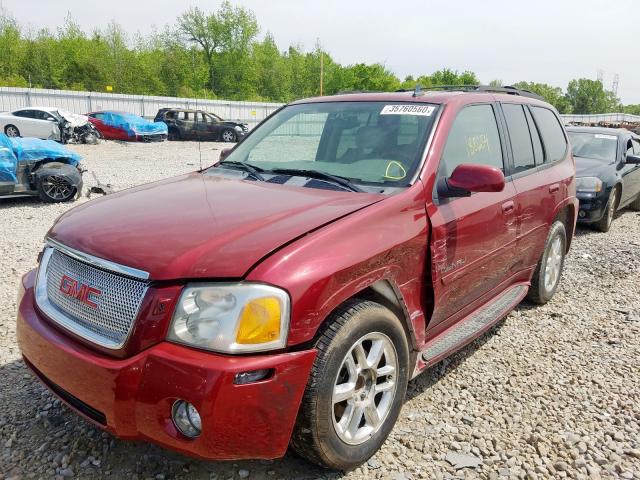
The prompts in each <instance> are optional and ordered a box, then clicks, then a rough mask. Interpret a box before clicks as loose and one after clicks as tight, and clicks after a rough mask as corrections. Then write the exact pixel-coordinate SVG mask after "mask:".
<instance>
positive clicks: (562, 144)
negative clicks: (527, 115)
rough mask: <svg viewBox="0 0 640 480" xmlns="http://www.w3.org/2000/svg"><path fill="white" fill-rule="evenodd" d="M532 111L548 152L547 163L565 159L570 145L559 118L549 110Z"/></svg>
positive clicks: (533, 108) (538, 109)
mask: <svg viewBox="0 0 640 480" xmlns="http://www.w3.org/2000/svg"><path fill="white" fill-rule="evenodd" d="M531 110H532V111H533V117H534V119H535V121H536V124H537V125H538V128H539V129H540V134H541V135H542V142H543V143H544V148H545V151H546V156H545V163H552V162H557V161H558V160H561V159H562V158H564V155H565V153H566V151H567V146H568V145H567V139H566V138H565V136H564V132H563V131H562V126H561V125H560V122H559V121H558V117H556V115H555V114H554V113H553V112H552V111H551V110H549V109H547V108H542V107H531Z"/></svg>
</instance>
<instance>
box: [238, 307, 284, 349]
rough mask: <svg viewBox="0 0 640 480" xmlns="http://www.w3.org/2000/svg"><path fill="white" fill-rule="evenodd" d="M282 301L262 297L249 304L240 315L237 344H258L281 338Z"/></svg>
mask: <svg viewBox="0 0 640 480" xmlns="http://www.w3.org/2000/svg"><path fill="white" fill-rule="evenodd" d="M280 314H281V311H280V301H279V300H278V299H277V298H275V297H262V298H256V299H254V300H251V301H250V302H249V303H247V304H246V305H245V307H244V309H243V310H242V313H241V314H240V321H239V325H238V333H237V334H236V342H237V343H241V344H257V343H267V342H273V341H274V340H277V339H278V338H280V318H281V315H280Z"/></svg>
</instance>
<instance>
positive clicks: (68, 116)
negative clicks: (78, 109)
mask: <svg viewBox="0 0 640 480" xmlns="http://www.w3.org/2000/svg"><path fill="white" fill-rule="evenodd" d="M58 113H59V114H60V115H61V116H62V118H64V119H65V120H66V121H67V122H69V123H70V124H71V126H72V127H73V128H77V127H82V126H83V125H86V124H87V123H89V117H87V116H86V115H78V114H77V113H71V112H67V111H66V110H58Z"/></svg>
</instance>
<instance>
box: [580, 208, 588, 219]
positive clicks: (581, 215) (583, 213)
mask: <svg viewBox="0 0 640 480" xmlns="http://www.w3.org/2000/svg"><path fill="white" fill-rule="evenodd" d="M586 215H587V212H585V211H584V210H580V211H579V212H578V216H579V217H580V218H583V217H585V216H586Z"/></svg>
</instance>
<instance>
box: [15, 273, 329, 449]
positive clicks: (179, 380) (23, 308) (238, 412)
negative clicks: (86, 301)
mask: <svg viewBox="0 0 640 480" xmlns="http://www.w3.org/2000/svg"><path fill="white" fill-rule="evenodd" d="M34 278H35V275H34V272H33V271H32V272H30V273H28V274H27V275H25V277H24V278H23V290H24V292H23V295H22V298H19V300H18V315H17V336H18V344H19V346H20V349H21V352H22V355H23V357H24V359H25V361H26V363H27V365H28V366H29V367H30V368H31V369H32V370H33V371H34V372H35V373H36V374H37V375H38V377H39V378H40V380H42V382H43V383H44V384H45V385H46V386H47V387H48V388H49V389H51V390H52V391H53V392H54V393H56V395H58V396H59V397H60V398H61V399H62V400H63V401H64V402H65V403H67V404H68V405H69V406H70V407H71V408H73V409H74V410H76V411H77V412H78V413H80V414H81V415H82V416H84V417H85V418H87V419H89V420H90V421H92V422H93V423H95V424H97V425H98V426H100V427H101V428H104V429H105V430H107V431H109V432H111V433H113V434H114V435H116V436H118V437H121V438H126V439H138V440H148V441H152V442H154V443H158V444H160V445H162V446H164V447H167V448H170V449H173V450H177V451H180V452H182V453H186V454H189V455H193V456H196V457H200V458H205V459H216V460H229V459H248V458H261V459H272V458H278V457H281V456H282V455H284V453H285V452H286V449H287V446H288V443H289V439H290V436H291V432H292V430H293V425H294V422H295V418H296V415H297V412H298V407H299V404H300V400H301V398H302V394H303V392H304V389H305V387H306V383H307V379H308V376H309V372H310V369H311V365H312V363H313V360H314V359H315V355H316V352H315V350H308V351H302V352H295V353H282V354H274V355H261V356H253V357H244V356H242V357H241V356H223V355H217V354H213V353H207V352H202V351H197V350H193V349H190V348H186V347H182V346H179V345H174V344H171V343H167V342H164V343H160V344H158V345H155V346H153V347H151V348H149V349H147V350H144V351H143V352H140V353H139V354H137V355H135V356H133V357H130V358H127V359H114V358H111V357H107V356H104V355H101V354H98V353H96V352H94V351H92V350H90V349H88V348H86V347H84V346H83V345H80V344H79V343H77V342H75V341H73V340H72V339H70V338H69V337H67V336H66V335H64V334H63V333H61V332H60V331H59V330H58V329H56V328H54V327H52V326H51V325H50V324H49V322H48V320H46V319H45V318H43V316H42V315H41V314H40V312H39V311H38V310H37V309H36V307H35V305H34V294H33V282H34ZM259 369H273V375H272V376H271V377H269V378H267V379H266V380H263V381H260V382H256V383H252V384H248V385H235V384H234V378H235V375H236V374H237V373H240V372H245V371H251V370H259ZM177 399H184V400H187V401H188V402H190V403H192V404H193V405H194V406H195V407H196V408H197V409H198V411H199V412H200V415H201V417H202V434H201V435H200V436H199V437H198V438H196V439H193V440H190V439H187V438H186V437H184V436H182V435H181V434H180V433H179V432H178V431H177V430H176V428H175V426H174V425H173V422H172V421H171V417H170V415H171V406H172V405H173V403H174V402H175V401H176V400H177Z"/></svg>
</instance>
